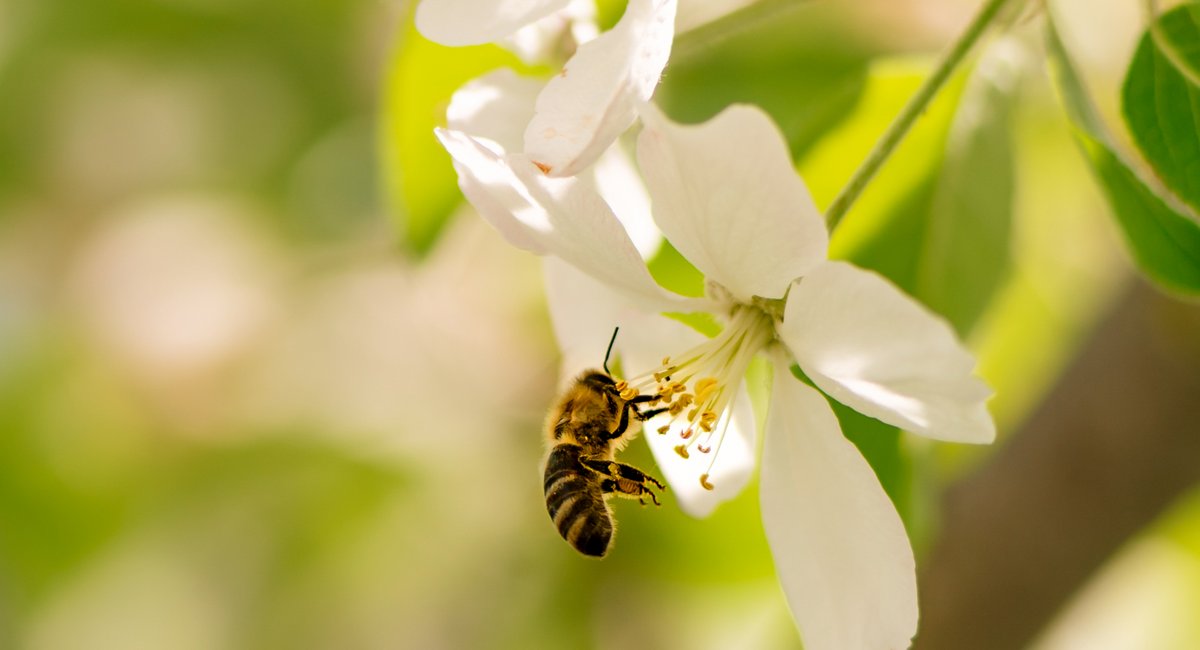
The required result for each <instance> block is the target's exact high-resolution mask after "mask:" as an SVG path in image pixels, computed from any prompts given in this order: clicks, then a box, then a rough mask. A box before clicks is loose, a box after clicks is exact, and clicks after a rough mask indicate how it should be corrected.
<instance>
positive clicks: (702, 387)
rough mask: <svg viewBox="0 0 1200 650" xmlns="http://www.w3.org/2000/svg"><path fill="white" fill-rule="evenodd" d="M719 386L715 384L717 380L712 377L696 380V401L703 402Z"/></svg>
mask: <svg viewBox="0 0 1200 650" xmlns="http://www.w3.org/2000/svg"><path fill="white" fill-rule="evenodd" d="M719 387H720V385H719V384H717V380H716V379H714V378H712V377H705V378H704V379H701V380H700V381H698V382H696V401H697V402H703V401H705V400H707V399H708V397H709V396H710V395H712V394H713V393H714V392H716V390H717V388H719Z"/></svg>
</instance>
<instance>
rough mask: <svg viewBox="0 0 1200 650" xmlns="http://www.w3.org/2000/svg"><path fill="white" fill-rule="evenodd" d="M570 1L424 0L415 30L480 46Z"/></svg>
mask: <svg viewBox="0 0 1200 650" xmlns="http://www.w3.org/2000/svg"><path fill="white" fill-rule="evenodd" d="M569 2H570V0H424V1H423V2H422V3H421V4H420V6H418V7H417V15H416V23H417V31H419V32H421V34H422V35H423V36H425V38H428V39H429V40H431V41H434V42H435V43H441V44H442V45H451V46H459V45H481V44H483V43H491V42H493V41H498V40H500V39H501V38H504V37H505V36H508V35H509V34H512V33H513V32H515V31H517V29H518V28H520V27H522V26H524V25H527V24H529V23H531V22H533V21H535V20H538V19H539V18H542V17H543V16H548V15H550V14H551V13H553V12H555V11H558V10H559V9H562V8H563V7H566V6H567V4H568V3H569Z"/></svg>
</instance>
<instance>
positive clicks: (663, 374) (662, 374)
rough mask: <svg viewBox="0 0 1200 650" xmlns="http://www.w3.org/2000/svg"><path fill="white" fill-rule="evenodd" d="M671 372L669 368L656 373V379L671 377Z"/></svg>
mask: <svg viewBox="0 0 1200 650" xmlns="http://www.w3.org/2000/svg"><path fill="white" fill-rule="evenodd" d="M670 376H671V373H670V372H669V371H667V370H664V371H662V372H656V373H654V381H662V380H663V378H664V377H670Z"/></svg>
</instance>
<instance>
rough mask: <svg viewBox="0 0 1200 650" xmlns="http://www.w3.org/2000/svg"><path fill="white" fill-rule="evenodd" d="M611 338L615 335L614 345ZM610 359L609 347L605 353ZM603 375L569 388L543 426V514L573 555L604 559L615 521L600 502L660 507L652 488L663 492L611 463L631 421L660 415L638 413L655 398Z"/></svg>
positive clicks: (595, 373) (590, 373)
mask: <svg viewBox="0 0 1200 650" xmlns="http://www.w3.org/2000/svg"><path fill="white" fill-rule="evenodd" d="M616 337H617V333H616V332H615V331H614V332H613V340H614V341H615V340H616ZM611 352H612V341H610V342H609V344H608V353H611ZM608 353H606V354H605V356H604V370H603V371H601V370H587V371H585V372H584V373H583V374H581V375H579V377H578V378H576V379H575V381H574V382H573V383H572V384H571V387H570V388H568V389H567V391H566V392H565V393H564V394H563V396H562V397H561V398H560V399H559V401H558V404H557V405H556V406H555V407H554V409H553V410H551V411H550V413H549V415H548V416H547V418H546V434H547V435H548V436H549V444H550V452H549V454H547V456H546V473H545V491H546V510H547V511H548V512H549V513H550V519H551V520H552V521H553V522H554V525H555V527H556V528H558V532H559V534H560V535H562V537H563V539H565V540H567V543H568V544H570V545H571V546H572V547H574V548H575V550H577V551H579V552H580V553H583V554H584V555H590V556H592V557H603V556H604V554H605V553H607V552H608V547H609V545H610V544H611V543H612V536H613V517H612V512H611V511H610V510H609V508H608V503H607V502H606V499H607V498H608V497H609V496H610V495H614V494H615V495H617V496H621V497H625V498H630V499H637V500H638V501H639V502H640V503H642V504H643V505H645V498H646V497H650V500H651V501H653V502H654V505H659V503H658V499H657V498H656V497H655V495H654V492H652V491H651V490H650V486H651V485H653V486H655V487H657V488H658V489H660V490H663V489H666V488H665V487H664V486H663V484H662V483H659V482H658V480H657V479H655V478H654V477H652V476H650V475H648V474H646V473H645V472H642V471H641V470H639V469H637V468H636V467H633V466H630V465H626V464H624V463H618V462H616V459H615V456H616V453H617V452H618V451H620V450H621V449H623V448H624V447H625V444H626V443H628V442H629V440H630V437H631V436H627V435H626V434H627V433H629V425H630V418H633V419H636V420H638V421H641V420H647V419H649V418H652V417H654V416H655V415H658V414H659V413H662V412H664V411H666V410H667V409H665V408H655V409H647V410H645V411H640V410H638V408H637V405H638V404H645V403H647V402H654V401H656V400H657V398H656V397H655V396H651V395H638V394H637V393H636V391H632V390H631V389H629V388H628V387H626V386H625V385H624V383H623V382H617V381H616V380H614V379H613V377H612V374H611V373H609V372H608Z"/></svg>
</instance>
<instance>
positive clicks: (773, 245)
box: [638, 106, 829, 301]
mask: <svg viewBox="0 0 1200 650" xmlns="http://www.w3.org/2000/svg"><path fill="white" fill-rule="evenodd" d="M642 121H643V122H644V123H645V124H646V128H645V129H644V130H643V131H642V133H641V136H640V137H639V138H638V163H639V165H640V166H641V168H642V174H643V175H644V176H645V178H646V186H647V188H649V190H650V198H651V202H652V204H653V207H654V218H655V221H657V222H658V226H659V228H661V229H662V231H663V234H664V235H666V237H667V239H668V240H669V241H670V242H671V243H672V244H673V245H674V246H675V248H677V249H678V250H679V252H680V253H682V254H683V256H684V257H686V258H687V259H688V260H689V261H691V262H692V264H694V265H696V268H698V269H700V270H701V271H703V272H704V275H705V276H706V277H708V278H709V279H711V280H715V281H717V282H718V283H720V284H722V285H723V286H725V287H726V288H727V289H729V290H730V291H731V292H732V293H733V294H734V296H735V297H737V298H738V299H739V300H742V301H748V300H749V299H750V297H751V296H763V297H766V298H780V297H782V296H783V294H784V292H785V291H786V290H787V287H788V285H789V284H790V283H791V281H792V280H794V279H796V278H798V277H800V276H802V275H804V273H805V272H807V271H808V270H809V269H810V268H812V267H813V266H815V265H817V264H818V263H820V262H821V261H822V260H824V259H825V249H826V247H827V245H828V243H829V235H828V232H827V231H826V229H825V222H824V221H823V220H822V218H821V215H820V213H819V212H818V211H817V207H816V205H815V204H814V203H813V200H812V197H811V196H810V195H809V193H808V189H807V188H806V187H805V186H804V181H802V180H800V177H799V176H798V175H796V172H795V170H794V169H793V168H792V161H791V157H790V155H789V154H788V149H787V144H786V142H785V141H784V139H783V135H782V134H781V133H780V132H779V129H777V128H775V125H774V123H772V122H771V118H769V117H767V115H766V114H765V113H763V112H762V111H761V110H759V109H757V108H754V107H751V106H731V107H730V108H728V109H726V110H725V111H723V112H722V113H721V114H720V115H718V116H716V117H714V118H713V119H712V120H710V121H708V122H705V123H704V124H701V125H697V126H683V125H679V124H675V123H673V122H671V121H669V120H667V119H666V117H664V116H663V115H662V114H661V113H659V112H658V111H657V110H656V109H654V108H653V107H650V106H647V107H646V108H645V109H644V110H643V115H642Z"/></svg>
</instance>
